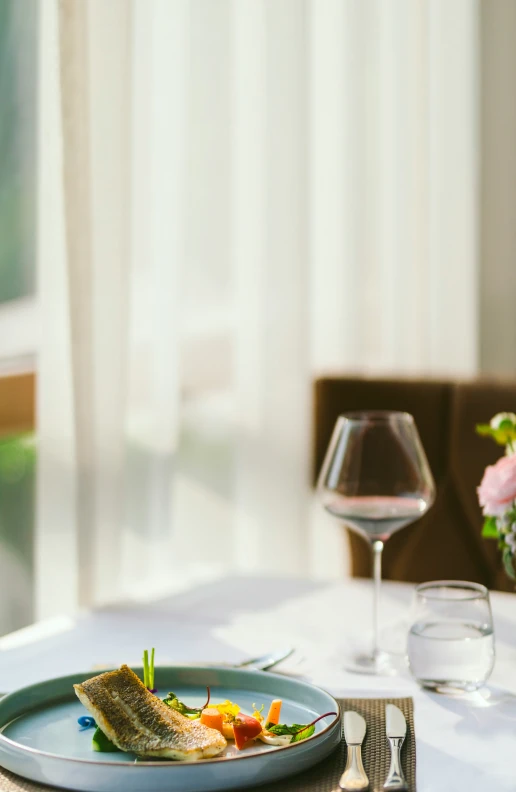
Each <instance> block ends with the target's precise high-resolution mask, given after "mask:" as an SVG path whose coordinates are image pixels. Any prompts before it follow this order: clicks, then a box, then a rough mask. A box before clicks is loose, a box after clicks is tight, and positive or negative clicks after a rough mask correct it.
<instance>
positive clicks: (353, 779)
mask: <svg viewBox="0 0 516 792" xmlns="http://www.w3.org/2000/svg"><path fill="white" fill-rule="evenodd" d="M339 786H340V788H341V789H345V790H350V792H351V790H353V789H368V788H369V779H368V777H367V776H366V773H365V770H364V765H363V764H362V750H361V748H360V745H348V758H347V761H346V769H345V770H344V772H343V774H342V776H341V779H340V781H339Z"/></svg>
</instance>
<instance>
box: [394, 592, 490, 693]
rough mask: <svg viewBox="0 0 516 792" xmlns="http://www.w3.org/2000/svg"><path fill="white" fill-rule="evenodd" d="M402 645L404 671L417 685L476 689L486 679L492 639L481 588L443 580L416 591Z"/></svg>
mask: <svg viewBox="0 0 516 792" xmlns="http://www.w3.org/2000/svg"><path fill="white" fill-rule="evenodd" d="M415 610H416V614H415V617H416V619H417V620H416V621H415V622H414V623H413V624H412V626H411V628H410V631H409V634H408V643H407V653H408V659H409V664H410V670H411V672H412V674H413V676H414V677H415V678H416V679H417V681H418V682H419V683H420V684H421V685H422V686H423V687H429V688H433V689H436V690H441V691H449V690H459V691H470V690H476V689H477V688H479V687H480V686H481V685H483V684H484V683H485V681H486V680H487V679H488V678H489V676H490V674H491V671H492V670H493V665H494V661H495V643H494V633H493V625H492V618H491V609H490V607H489V595H488V593H487V589H485V588H484V587H483V586H479V585H478V584H475V583H461V582H454V581H447V582H445V583H436V584H428V583H426V584H423V586H419V587H418V589H416V604H415Z"/></svg>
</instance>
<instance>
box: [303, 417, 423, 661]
mask: <svg viewBox="0 0 516 792" xmlns="http://www.w3.org/2000/svg"><path fill="white" fill-rule="evenodd" d="M318 492H319V495H320V498H321V500H322V504H323V506H324V508H325V509H326V511H328V512H329V513H330V514H331V515H332V516H333V517H337V518H338V519H339V520H341V521H343V522H344V523H346V524H347V525H348V526H349V527H350V528H351V529H352V530H353V531H356V533H358V534H360V536H362V537H363V538H364V539H365V540H366V541H367V542H368V543H369V544H370V545H371V548H372V552H373V580H374V597H373V601H374V604H373V643H372V649H371V651H370V652H367V651H366V652H361V653H355V654H354V655H353V656H352V657H348V658H345V667H346V668H347V669H348V670H350V671H356V672H359V673H368V674H376V673H389V672H392V670H393V668H392V664H391V662H390V658H389V656H388V655H387V654H386V653H385V652H381V651H380V647H379V643H378V630H379V623H378V612H379V602H380V583H381V576H382V552H383V548H384V545H385V542H386V541H387V540H388V539H389V538H390V537H391V536H392V534H393V533H395V532H396V531H399V530H400V529H401V528H404V527H405V526H406V525H409V524H410V523H412V522H414V521H415V520H417V519H418V518H419V517H421V516H422V515H423V514H424V513H425V512H426V511H427V510H428V509H429V508H430V506H431V505H432V503H433V500H434V496H435V486H434V480H433V478H432V473H431V471H430V467H429V465H428V461H427V458H426V455H425V452H424V450H423V446H422V444H421V440H420V439H419V434H418V431H417V428H416V424H415V422H414V419H413V417H412V416H411V415H409V413H405V412H386V411H374V412H354V413H346V414H345V415H341V416H340V417H339V418H338V420H337V423H336V425H335V428H334V430H333V435H332V438H331V441H330V444H329V446H328V450H327V452H326V456H325V459H324V463H323V466H322V469H321V473H320V476H319V481H318Z"/></svg>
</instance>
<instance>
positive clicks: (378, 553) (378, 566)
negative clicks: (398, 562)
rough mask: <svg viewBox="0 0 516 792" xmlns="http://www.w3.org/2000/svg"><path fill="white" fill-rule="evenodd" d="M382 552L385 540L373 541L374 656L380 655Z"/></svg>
mask: <svg viewBox="0 0 516 792" xmlns="http://www.w3.org/2000/svg"><path fill="white" fill-rule="evenodd" d="M382 553H383V542H381V541H380V540H379V539H377V540H376V541H374V542H373V580H374V602H373V658H374V657H377V656H378V653H379V651H380V647H379V638H378V633H379V629H380V622H379V613H380V585H381V582H382Z"/></svg>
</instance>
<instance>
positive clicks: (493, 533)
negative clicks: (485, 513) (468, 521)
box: [482, 517, 499, 539]
mask: <svg viewBox="0 0 516 792" xmlns="http://www.w3.org/2000/svg"><path fill="white" fill-rule="evenodd" d="M498 535H499V531H498V525H497V523H496V517H486V519H485V520H484V525H483V526H482V536H483V537H484V538H485V539H497V538H498Z"/></svg>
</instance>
